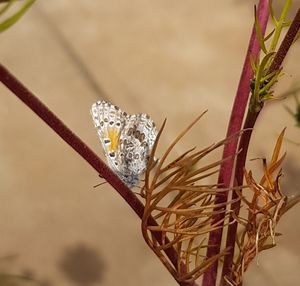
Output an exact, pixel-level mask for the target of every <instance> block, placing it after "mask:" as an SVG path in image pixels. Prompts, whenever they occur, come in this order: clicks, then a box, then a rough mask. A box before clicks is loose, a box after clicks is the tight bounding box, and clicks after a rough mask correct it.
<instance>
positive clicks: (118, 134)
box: [91, 101, 157, 188]
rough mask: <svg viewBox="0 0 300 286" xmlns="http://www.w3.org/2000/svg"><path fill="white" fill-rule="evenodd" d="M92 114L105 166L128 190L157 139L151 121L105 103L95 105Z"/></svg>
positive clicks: (133, 183)
mask: <svg viewBox="0 0 300 286" xmlns="http://www.w3.org/2000/svg"><path fill="white" fill-rule="evenodd" d="M91 114H92V117H93V121H94V124H95V127H96V128H97V131H98V135H99V138H100V141H101V144H102V147H103V150H104V154H105V156H106V158H107V162H108V165H109V166H110V168H111V169H112V170H113V171H114V172H115V173H116V174H117V175H118V176H119V177H120V178H121V179H122V180H123V182H124V183H125V184H126V185H127V186H128V187H130V188H131V187H133V186H136V185H137V183H138V182H139V177H140V175H141V174H143V173H144V172H145V170H146V168H147V163H148V157H149V153H150V151H151V149H152V147H153V144H154V142H155V139H156V136H157V130H156V127H155V124H154V122H153V120H152V119H151V118H150V117H149V115H147V114H144V113H139V114H134V115H128V114H127V113H126V112H123V111H122V110H121V109H120V108H119V107H117V106H115V105H112V104H111V103H109V102H106V101H97V102H96V103H94V104H93V105H92V108H91Z"/></svg>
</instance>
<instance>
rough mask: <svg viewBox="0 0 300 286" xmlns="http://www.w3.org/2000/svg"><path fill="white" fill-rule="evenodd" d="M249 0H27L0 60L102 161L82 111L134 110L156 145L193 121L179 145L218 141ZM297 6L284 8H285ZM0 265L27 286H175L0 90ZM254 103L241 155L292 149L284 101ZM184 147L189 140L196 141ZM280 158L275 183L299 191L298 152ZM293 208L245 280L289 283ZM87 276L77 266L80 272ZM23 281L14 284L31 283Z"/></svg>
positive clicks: (52, 138) (130, 223)
mask: <svg viewBox="0 0 300 286" xmlns="http://www.w3.org/2000/svg"><path fill="white" fill-rule="evenodd" d="M252 5H253V3H252V2H251V1H236V0H230V1H217V3H216V2H215V1H185V2H183V1H174V0H172V1H171V0H163V1H146V0H132V1H121V0H112V1H109V2H107V1H80V0H77V1H75V0H74V1H67V0H60V1H37V3H36V5H35V6H34V7H33V8H32V9H31V10H30V12H29V13H28V14H27V15H26V16H25V17H24V18H23V19H22V20H21V21H20V22H19V23H18V24H17V25H15V26H14V27H13V28H11V29H10V30H9V31H7V32H5V33H3V34H1V49H0V56H1V61H2V62H3V63H4V64H5V65H6V66H7V67H8V68H9V69H10V70H11V71H12V72H13V73H14V74H15V75H16V76H17V77H18V78H19V79H20V80H21V81H22V82H23V83H24V84H25V85H26V86H27V87H29V88H30V89H31V90H32V91H33V92H34V93H35V94H36V95H37V96H38V97H39V98H40V99H41V100H42V101H43V102H44V103H46V104H47V105H48V106H49V107H50V108H51V110H53V111H54V112H55V113H56V114H57V115H58V116H59V117H60V118H61V119H62V120H63V121H64V122H65V123H66V124H67V125H68V126H69V127H70V128H71V129H72V130H73V131H74V132H75V133H76V134H77V135H79V136H80V137H81V138H82V139H83V140H84V141H85V142H86V143H87V144H88V145H89V146H91V147H92V148H93V149H94V150H95V151H96V152H98V153H99V154H100V155H101V156H102V152H101V147H100V145H99V142H98V139H97V136H96V132H95V130H94V128H93V126H92V123H91V118H90V114H89V109H90V106H91V104H92V103H93V102H94V101H96V100H99V99H106V100H109V101H111V102H113V103H115V104H117V105H119V106H121V107H122V109H124V110H126V111H127V112H128V113H137V112H146V113H148V114H150V115H151V116H152V118H153V119H154V120H155V121H156V122H157V124H158V125H159V124H160V122H162V120H163V119H164V118H165V117H167V118H168V124H167V129H166V132H165V133H164V135H163V138H162V142H163V143H165V144H167V143H169V142H170V141H171V140H172V138H174V136H176V134H177V133H178V132H179V131H180V130H181V129H182V128H183V127H184V126H186V125H187V124H188V123H190V122H191V120H192V119H194V118H195V116H197V115H198V114H199V113H200V112H202V111H203V110H205V109H208V111H209V112H208V114H207V115H206V116H205V118H204V119H203V120H202V121H201V123H200V124H199V125H198V126H197V127H196V128H195V129H194V131H193V132H192V133H191V134H190V135H189V136H188V137H187V138H186V142H185V143H184V144H182V145H178V146H177V148H176V150H175V151H176V152H178V154H179V153H180V152H182V151H183V150H185V148H186V146H193V145H195V144H197V145H198V146H199V147H201V146H203V147H204V146H206V145H207V144H209V143H211V142H215V141H217V140H219V139H221V138H223V137H224V136H225V132H226V127H227V122H228V117H229V114H230V110H231V105H232V102H233V97H234V94H235V91H236V86H237V83H238V80H239V75H240V71H241V67H242V64H243V61H244V55H245V50H246V47H247V44H248V38H249V34H250V30H251V26H252V21H253V20H252V18H253V7H252ZM297 5H298V6H299V2H296V3H295V4H294V8H293V9H294V11H295V9H296V6H297ZM299 54H300V45H299V43H297V44H296V45H295V46H294V47H293V50H292V52H291V54H290V56H289V58H287V60H286V65H285V76H284V77H283V78H282V81H281V82H280V84H279V85H278V89H277V90H278V94H280V92H282V91H284V90H286V89H287V88H289V87H290V86H291V84H293V83H295V82H299V79H300V70H299V61H298V60H297V59H298V58H299ZM0 93H1V96H0V132H1V133H0V134H1V140H0V158H1V161H0V182H1V191H0V197H1V208H0V209H1V211H0V214H1V215H0V225H1V243H0V256H7V255H15V256H14V257H13V258H12V259H10V260H7V259H3V260H0V270H3V271H7V272H11V273H23V274H26V275H30V276H31V277H32V278H34V280H36V281H38V282H37V283H36V285H44V286H46V285H48V286H49V285H51V286H52V285H61V286H69V285H79V286H82V285H87V286H89V285H105V286H114V285H132V286H133V285H143V286H148V285H164V286H167V285H176V283H175V282H174V280H173V279H172V277H171V276H170V274H169V273H168V272H167V271H166V270H165V269H164V268H163V267H162V266H161V264H160V262H159V261H158V260H157V258H156V257H155V255H154V254H153V253H152V252H151V251H150V250H149V249H148V247H147V246H146V244H145V243H144V241H143V238H142V235H141V233H140V221H139V220H138V219H137V217H136V215H135V214H134V213H133V212H132V211H131V209H129V207H128V206H127V205H126V204H125V203H124V201H123V200H122V199H121V198H120V197H119V196H118V195H117V193H116V192H115V191H114V190H113V189H112V188H111V187H109V186H108V185H104V186H102V187H99V188H98V189H96V190H94V188H93V185H95V184H97V183H98V182H99V178H98V175H97V173H96V172H95V171H94V170H93V169H91V167H90V166H89V165H88V164H87V163H85V162H84V161H83V160H82V159H81V158H80V157H79V156H78V155H77V154H76V153H75V152H74V151H73V150H72V149H71V148H70V147H68V146H67V145H66V144H65V143H64V142H63V141H62V140H61V139H60V138H59V137H58V136H57V135H56V134H54V132H53V131H52V130H50V129H49V128H48V126H46V125H45V124H44V123H43V122H42V121H41V120H39V119H38V118H37V117H36V115H35V114H33V113H32V112H31V111H30V110H29V109H28V108H27V107H26V106H24V105H23V104H22V103H21V102H20V101H19V100H18V99H17V98H16V97H14V96H13V95H12V94H11V93H10V92H9V91H7V90H6V89H5V88H4V87H3V86H0ZM284 104H285V105H288V106H290V107H291V108H293V107H294V103H293V100H292V99H288V100H286V101H285V102H284V103H283V102H282V101H280V102H274V103H271V104H269V105H268V107H266V109H265V112H264V113H263V114H262V116H261V118H260V119H259V122H258V124H257V128H256V130H255V132H254V137H253V141H252V147H251V150H250V155H249V157H250V158H254V157H259V156H270V155H271V153H270V152H271V148H272V146H273V144H274V142H275V140H276V136H277V135H278V134H279V132H280V131H281V130H282V128H284V127H285V126H287V137H288V138H290V139H292V140H295V141H298V142H300V136H299V135H300V130H299V128H296V127H295V123H294V121H293V118H292V117H291V116H290V115H289V114H288V113H287V112H286V110H285V109H284V107H283V105H284ZM195 142H196V143H195ZM284 148H285V149H286V150H287V151H288V157H287V160H286V169H285V170H286V171H285V179H284V181H285V182H284V184H285V185H284V186H285V190H286V191H287V192H288V193H289V194H296V193H297V192H299V183H300V180H299V170H300V163H299V161H298V159H299V158H300V155H299V147H296V146H295V145H293V144H291V143H288V142H285V144H284ZM299 215H300V207H299V206H298V207H295V208H294V209H293V210H291V211H290V212H289V213H288V214H287V215H286V216H285V217H284V218H283V219H282V221H281V223H280V225H279V228H278V231H279V232H282V233H283V234H284V235H283V236H281V237H279V238H278V239H277V244H278V247H277V248H275V249H273V250H271V251H266V252H264V253H262V254H261V255H260V256H259V266H256V264H255V262H254V263H253V265H252V267H251V269H250V270H249V271H248V272H247V274H246V276H245V285H246V286H247V285H265V286H267V285H272V286H276V285H285V286H289V285H296V284H298V281H299V279H300V273H299V269H300V240H299V235H300V223H299V220H298V218H299ZM82 262H83V265H85V267H82V266H81V265H82V264H81V263H82ZM31 284H32V283H31V282H27V283H24V282H22V283H20V285H31Z"/></svg>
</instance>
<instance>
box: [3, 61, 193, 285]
mask: <svg viewBox="0 0 300 286" xmlns="http://www.w3.org/2000/svg"><path fill="white" fill-rule="evenodd" d="M0 81H1V82H2V83H3V84H4V85H5V86H6V87H7V88H8V89H9V90H10V91H12V92H13V93H14V94H15V95H16V96H17V97H18V98H19V99H20V100H21V101H23V102H24V103H25V104H26V105H27V106H28V107H29V108H30V109H31V110H32V111H33V112H35V113H36V114H37V115H38V116H39V117H40V118H41V119H42V120H43V121H44V122H45V123H47V124H48V125H49V126H50V128H51V129H52V130H54V131H55V132H56V133H57V134H58V135H59V136H60V137H61V138H62V139H63V140H64V141H65V142H66V143H67V144H68V145H69V146H70V147H72V148H73V149H74V150H75V151H76V152H77V153H78V154H79V155H80V156H81V157H82V158H83V159H85V160H86V161H87V162H88V163H89V164H90V165H91V166H92V167H93V168H94V169H95V170H96V171H97V172H98V173H99V174H100V175H101V176H102V177H103V178H104V179H105V180H106V181H107V182H108V183H109V184H110V185H111V186H112V187H113V188H114V189H115V190H116V191H117V192H118V193H119V194H120V195H121V196H122V197H123V199H124V200H125V201H126V202H127V203H128V205H129V206H130V207H131V208H132V209H133V211H134V212H135V213H136V214H137V215H138V216H139V217H140V218H141V219H142V217H143V213H144V205H143V204H142V203H141V201H140V200H139V199H138V198H137V197H136V195H135V194H134V193H133V192H132V191H131V190H130V189H129V188H128V187H127V186H126V185H125V184H124V183H123V182H122V181H121V180H120V179H119V177H118V176H117V175H116V174H115V173H114V172H113V171H112V170H111V169H110V168H109V167H108V166H107V165H106V164H105V163H104V162H103V161H102V160H101V159H100V158H99V157H98V156H97V155H96V154H95V153H94V152H93V151H92V150H91V149H90V148H89V147H88V146H87V145H86V144H85V143H84V142H83V141H82V140H81V139H80V138H79V137H78V136H76V135H75V134H74V133H73V132H72V131H71V130H70V129H69V128H68V127H67V126H66V125H65V124H64V123H63V122H62V121H61V120H60V119H59V118H58V117H57V116H56V115H55V114H54V113H53V112H52V111H51V110H49V108H48V107H47V106H45V105H44V104H43V103H42V102H41V101H40V100H39V99H38V98H37V97H36V96H35V95H34V94H33V93H32V92H31V91H29V90H28V89H27V88H26V87H25V86H24V85H23V84H22V83H21V82H20V81H19V80H17V79H16V78H15V77H14V76H13V75H12V74H11V73H10V72H9V71H8V70H7V69H6V68H5V67H4V66H3V65H1V64H0ZM149 225H152V226H156V225H157V223H156V221H155V220H154V218H152V217H150V218H149ZM153 236H154V237H155V238H156V239H157V241H158V242H159V243H160V242H161V241H162V235H161V233H160V232H153ZM165 253H166V255H167V257H168V258H169V260H170V261H171V263H172V264H173V265H174V267H175V268H176V267H177V266H178V262H177V252H176V251H175V249H174V248H173V247H170V248H168V249H166V250H165ZM181 267H182V269H185V265H184V264H181ZM180 285H182V286H197V284H196V283H195V282H191V283H180Z"/></svg>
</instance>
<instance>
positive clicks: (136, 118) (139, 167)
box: [118, 114, 157, 186]
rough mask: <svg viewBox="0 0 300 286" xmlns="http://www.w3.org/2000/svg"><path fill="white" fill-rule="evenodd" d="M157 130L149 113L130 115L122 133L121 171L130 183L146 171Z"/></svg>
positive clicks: (119, 154) (132, 183) (134, 181)
mask: <svg viewBox="0 0 300 286" xmlns="http://www.w3.org/2000/svg"><path fill="white" fill-rule="evenodd" d="M156 136H157V131H156V127H155V124H154V122H153V120H152V119H151V118H150V117H149V116H148V115H147V114H137V115H131V116H128V118H127V120H126V124H125V125H124V128H123V129H122V131H121V135H120V152H119V153H118V156H120V162H121V165H120V166H121V167H120V171H121V173H122V174H123V176H125V178H124V180H125V181H127V184H128V185H131V186H133V185H135V184H136V183H137V182H138V179H139V176H140V175H141V174H142V173H144V172H145V170H146V168H147V163H148V156H149V152H150V150H151V149H152V147H153V144H154V142H155V139H156Z"/></svg>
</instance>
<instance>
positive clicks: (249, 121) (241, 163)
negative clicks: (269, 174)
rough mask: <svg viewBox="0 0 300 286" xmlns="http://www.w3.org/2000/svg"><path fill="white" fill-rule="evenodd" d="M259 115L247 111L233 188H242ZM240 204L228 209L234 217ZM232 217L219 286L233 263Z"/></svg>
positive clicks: (235, 229)
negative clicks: (251, 139) (248, 154)
mask: <svg viewBox="0 0 300 286" xmlns="http://www.w3.org/2000/svg"><path fill="white" fill-rule="evenodd" d="M258 115H259V112H255V113H251V112H249V111H248V114H247V117H246V120H245V123H244V126H243V129H244V130H246V131H244V132H243V134H242V136H241V139H240V142H239V148H238V150H240V153H239V154H238V155H237V159H236V166H235V181H234V185H235V186H242V185H243V177H244V167H245V162H246V158H247V153H248V147H249V143H250V138H251V135H252V131H253V127H254V124H255V122H256V119H257V117H258ZM237 198H238V194H237V193H236V192H233V194H232V200H235V199H237ZM240 206H241V203H240V201H239V200H237V201H236V202H234V203H232V205H231V207H230V209H231V210H232V211H233V212H235V214H236V215H238V214H239V209H240ZM233 220H234V218H233V216H231V217H230V223H232V224H231V225H229V226H228V233H227V240H226V248H228V249H230V251H229V253H228V254H227V255H226V256H225V257H224V264H223V270H222V276H221V285H226V282H225V280H224V277H225V276H229V275H230V272H231V266H232V261H233V255H234V246H235V239H236V232H237V223H233Z"/></svg>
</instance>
